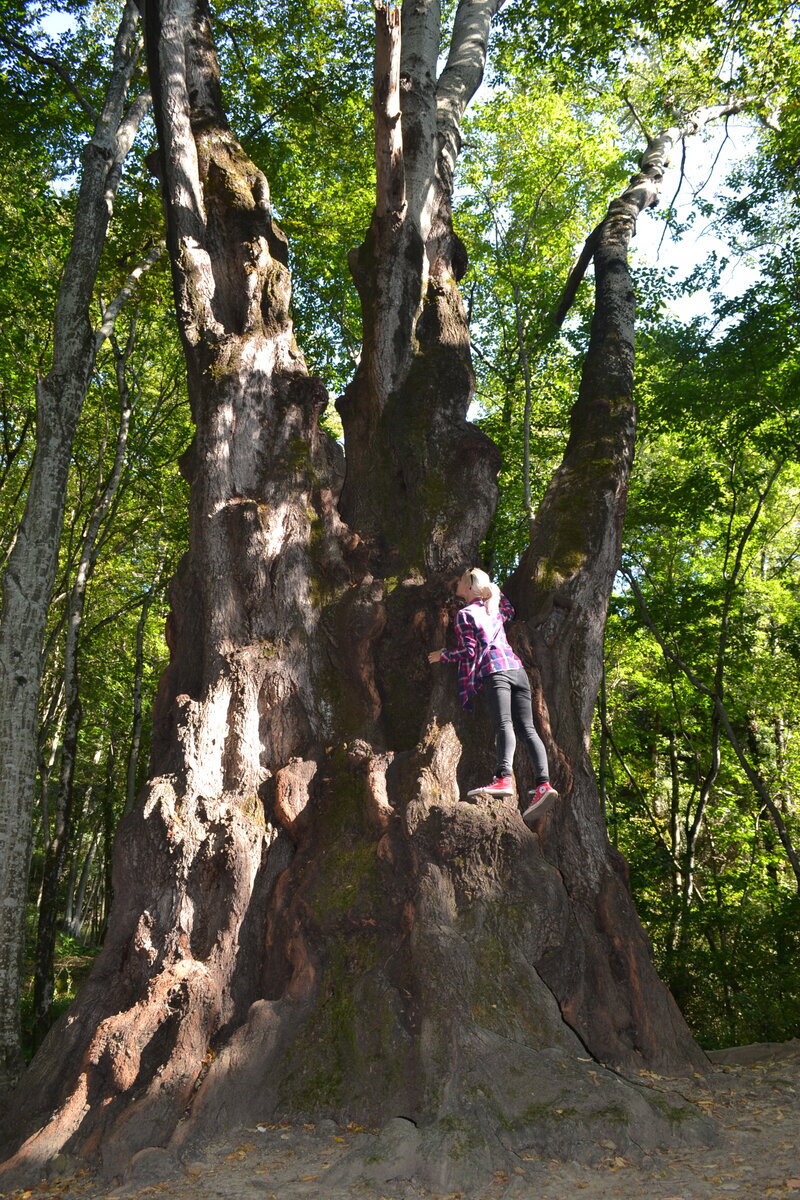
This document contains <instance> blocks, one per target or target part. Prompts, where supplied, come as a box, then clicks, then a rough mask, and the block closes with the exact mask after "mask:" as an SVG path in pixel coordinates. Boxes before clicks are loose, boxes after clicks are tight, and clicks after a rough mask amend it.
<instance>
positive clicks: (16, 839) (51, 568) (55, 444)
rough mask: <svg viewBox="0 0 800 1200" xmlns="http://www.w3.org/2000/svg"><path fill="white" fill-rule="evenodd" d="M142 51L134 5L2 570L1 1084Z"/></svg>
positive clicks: (15, 1024)
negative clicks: (105, 273)
mask: <svg viewBox="0 0 800 1200" xmlns="http://www.w3.org/2000/svg"><path fill="white" fill-rule="evenodd" d="M140 54H141V35H140V33H139V26H138V13H137V9H136V5H135V4H134V3H133V0H130V3H128V4H127V6H126V8H125V11H124V14H123V17H122V21H121V23H120V28H119V31H118V34H117V40H116V45H115V49H114V60H113V65H112V73H111V79H110V81H109V85H108V89H107V92H106V96H105V102H104V107H103V110H102V112H101V113H99V114H97V124H96V127H95V131H94V135H93V137H92V139H91V141H89V142H88V144H87V146H86V148H85V150H84V154H83V172H82V177H81V186H80V191H79V195H78V202H77V210H76V216H75V233H74V237H73V241H72V246H71V248H70V253H69V256H68V258H67V262H66V265H65V267H64V275H63V278H62V280H61V285H60V287H59V293H58V300H57V304H56V313H55V320H54V325H53V363H52V367H51V369H50V371H49V372H48V374H47V376H46V377H45V378H44V379H42V380H41V381H40V382H39V384H38V387H37V395H36V431H37V432H36V437H37V440H36V454H35V457H34V461H33V468H32V472H31V478H30V484H29V487H28V496H27V501H26V505H25V512H24V515H23V518H22V522H21V524H20V528H19V531H18V534H17V538H16V541H15V543H14V547H13V550H12V551H11V554H10V555H9V560H8V565H7V567H6V571H5V575H4V579H3V620H2V625H0V745H2V763H1V764H0V767H1V769H0V898H2V903H1V904H0V1089H3V1088H7V1087H8V1086H9V1085H10V1084H12V1083H13V1082H14V1081H15V1080H16V1078H17V1077H18V1075H19V1072H20V1070H21V1067H22V1052H21V1046H20V1026H19V999H20V976H21V966H22V953H23V946H24V939H25V906H26V902H27V887H28V872H29V866H30V849H31V826H32V810H33V797H34V794H35V780H36V748H37V740H38V704H39V692H40V688H41V678H42V661H43V657H42V645H43V641H44V635H45V623H46V619H47V611H48V606H49V604H50V596H51V592H52V587H53V580H54V578H55V573H56V566H57V561H58V548H59V540H60V536H61V528H62V524H63V520H64V505H65V497H66V487H67V476H68V472H69V464H70V457H71V454H72V444H73V439H74V437H75V430H76V428H77V424H78V419H79V417H80V413H81V408H82V406H83V400H84V397H85V395H86V390H87V388H88V386H89V381H90V379H91V375H92V371H93V370H94V364H95V359H96V355H97V350H98V349H99V346H100V345H101V344H102V341H103V340H104V338H105V337H107V336H108V332H107V331H103V330H101V331H100V332H99V333H95V331H94V330H93V329H92V327H91V324H90V321H89V303H90V301H91V297H92V290H93V288H94V283H95V279H96V277H97V270H98V266H99V262H100V254H101V252H102V249H103V245H104V242H105V235H106V230H107V227H108V221H109V218H110V215H111V206H112V205H113V200H114V196H115V194H116V191H117V187H118V185H119V180H120V175H121V169H122V163H123V162H124V160H125V157H126V155H127V153H128V150H129V149H130V146H131V144H132V142H133V138H134V137H135V135H136V131H137V129H138V126H139V123H140V121H141V119H142V117H143V115H144V113H145V112H146V111H147V108H148V107H149V97H148V96H147V94H146V93H145V94H142V95H141V96H139V97H137V98H136V99H135V100H134V101H133V102H132V104H131V105H130V107H129V108H128V111H127V112H126V111H125V107H124V106H125V102H126V97H127V93H128V88H129V85H130V82H131V79H132V78H133V74H134V71H135V69H136V65H137V62H138V61H139V57H140Z"/></svg>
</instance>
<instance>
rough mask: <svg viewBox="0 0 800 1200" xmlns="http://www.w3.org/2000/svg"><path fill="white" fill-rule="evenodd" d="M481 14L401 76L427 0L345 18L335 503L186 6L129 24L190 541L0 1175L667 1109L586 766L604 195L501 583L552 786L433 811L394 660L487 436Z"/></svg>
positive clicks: (679, 1053) (489, 497)
mask: <svg viewBox="0 0 800 1200" xmlns="http://www.w3.org/2000/svg"><path fill="white" fill-rule="evenodd" d="M496 7H497V5H496V4H494V5H492V4H487V3H483V4H481V3H478V2H476V0H471V2H468V0H462V3H461V4H460V5H459V6H458V13H457V17H456V23H455V27H454V34H453V42H452V46H451V53H450V58H449V60H448V66H447V68H446V70H445V71H444V72H443V74H442V76H441V78H440V79H439V81H438V82H437V81H436V78H435V67H436V61H437V56H438V53H439V41H440V31H439V27H438V5H436V4H434V3H433V2H431V3H427V2H424V0H423V2H420V0H413V2H411V0H409V2H408V3H406V4H405V5H404V9H403V31H402V38H400V35H399V31H398V28H397V26H396V24H395V23H394V19H393V18H392V16H391V14H390V13H387V11H386V10H385V9H383V8H379V9H378V14H377V15H378V22H379V44H380V46H381V47H382V50H381V53H382V54H384V53H385V58H384V59H383V60H379V61H384V62H385V67H384V68H381V70H380V71H379V82H381V83H384V82H385V81H386V80H393V79H394V80H395V81H396V83H394V84H386V89H385V95H384V96H383V98H382V99H381V102H380V104H379V105H376V108H377V109H378V121H377V127H378V135H377V136H378V146H377V148H378V160H379V171H378V177H379V195H378V203H377V206H376V212H375V217H374V219H373V222H372V226H371V229H370V231H369V234H368V236H367V239H366V241H365V244H364V245H363V246H362V247H361V248H360V250H359V251H358V252H357V254H356V255H354V273H355V277H356V281H357V284H358V287H359V291H360V294H361V297H362V301H363V304H364V316H365V331H366V332H365V346H364V355H363V358H362V362H361V365H360V368H359V371H358V373H357V375H356V378H355V380H354V382H353V384H352V386H351V387H350V388H349V389H348V392H347V395H346V396H345V397H344V399H343V401H342V404H341V408H342V414H343V421H344V425H345V432H346V438H347V443H346V445H347V476H346V479H345V482H344V490H343V492H342V493H341V507H339V505H338V504H337V497H338V495H339V490H340V487H341V482H342V480H341V473H340V463H339V459H338V454H337V450H336V447H335V446H334V445H333V444H332V443H331V442H330V440H329V439H328V438H327V437H326V435H324V434H323V433H322V432H321V431H320V429H319V426H318V423H317V417H318V415H319V412H320V410H321V408H322V405H323V404H324V402H325V395H324V390H323V388H322V386H321V384H319V382H318V381H316V380H314V379H310V378H309V377H308V376H307V374H306V370H305V366H304V363H303V359H302V357H301V355H300V353H299V351H298V349H297V347H296V345H295V343H294V340H293V336H292V327H291V322H290V320H289V316H288V301H289V276H288V271H287V269H286V247H285V242H284V239H283V237H282V235H281V233H280V231H279V230H278V229H277V228H276V227H275V226H274V224H273V223H272V220H271V215H270V205H269V195H268V190H267V184H266V180H265V179H264V177H263V175H261V173H260V172H259V171H258V170H257V169H256V167H255V166H254V165H253V164H252V163H251V162H250V161H249V160H248V159H247V158H246V156H245V155H244V153H243V151H242V149H241V147H240V146H239V144H238V142H237V141H236V140H235V138H234V137H233V134H232V133H231V131H230V129H229V127H228V125H227V123H226V121H225V118H224V116H223V113H222V108H221V103H220V97H219V81H218V77H217V69H216V63H215V59H214V52H213V46H212V43H211V37H210V30H209V22H208V14H207V11H206V9H205V6H204V3H203V0H160V2H159V3H156V2H155V0H154V2H153V4H152V5H151V6H149V7H148V11H147V22H146V36H147V41H148V55H149V62H150V70H151V78H152V81H153V90H154V95H155V111H156V117H157V122H158V128H159V137H160V140H161V147H162V160H163V185H164V193H165V201H166V208H167V218H168V228H169V243H170V251H171V255H172V261H173V270H174V281H175V293H176V299H177V306H178V314H179V320H180V324H181V331H182V334H183V338H184V344H185V349H186V358H187V364H188V374H189V387H190V396H191V401H192V407H193V414H194V418H195V422H196V435H195V438H194V442H193V444H192V447H191V449H190V451H189V452H188V453H187V455H186V458H185V464H184V465H185V470H186V473H187V475H188V477H189V478H190V480H191V514H190V515H191V523H190V547H189V552H188V554H187V556H186V559H185V561H184V563H183V565H182V567H181V569H180V571H179V573H178V576H177V578H176V580H175V581H174V583H173V589H172V613H171V617H170V621H169V626H168V640H169V644H170V650H171V662H170V666H169V668H168V670H167V671H166V673H165V675H164V677H163V679H162V681H161V687H160V692H159V699H158V704H157V709H156V713H155V730H154V750H153V763H152V767H153V776H152V778H151V780H150V783H149V784H148V785H147V787H146V789H145V792H144V794H143V795H142V797H141V798H140V800H139V802H138V804H137V805H136V806H135V807H134V809H133V811H132V812H131V813H130V814H129V815H128V816H127V817H126V818H125V819H124V821H123V824H122V826H121V829H120V832H119V836H118V842H117V854H116V872H115V894H116V898H115V904H114V910H113V913H112V917H111V920H110V923H109V930H108V936H107V940H106V944H105V947H104V950H103V953H102V955H101V956H100V958H99V960H98V962H97V965H96V968H95V970H94V972H93V974H92V976H91V978H90V980H89V982H88V983H87V985H86V986H85V988H84V990H83V991H82V993H81V995H80V997H79V999H78V1001H77V1003H76V1005H75V1006H74V1008H73V1010H72V1012H71V1013H70V1015H69V1016H68V1018H66V1019H62V1021H61V1022H59V1024H57V1025H56V1026H55V1027H54V1028H53V1030H52V1031H51V1033H50V1034H49V1036H48V1038H47V1040H46V1041H45V1043H44V1045H43V1047H42V1049H41V1050H40V1052H39V1054H38V1055H37V1057H36V1059H35V1060H34V1063H33V1065H32V1067H31V1068H30V1070H29V1072H28V1075H27V1076H26V1078H25V1079H24V1080H23V1083H22V1085H21V1087H20V1089H19V1090H18V1092H17V1095H16V1096H15V1100H14V1104H15V1112H16V1114H17V1115H16V1117H15V1120H14V1122H13V1124H12V1125H10V1126H9V1127H8V1128H9V1129H10V1130H11V1134H10V1136H9V1139H8V1149H9V1150H11V1149H14V1148H16V1147H20V1148H19V1149H18V1152H17V1154H16V1155H15V1157H13V1158H12V1159H11V1160H10V1161H9V1163H8V1165H7V1167H6V1170H5V1175H4V1182H9V1181H11V1180H14V1179H19V1178H22V1177H24V1176H25V1174H26V1173H27V1174H31V1173H35V1171H36V1170H38V1169H40V1168H41V1166H42V1165H43V1164H44V1163H45V1162H46V1161H47V1159H48V1158H49V1157H50V1156H52V1154H54V1153H55V1152H56V1151H57V1150H60V1149H61V1148H64V1147H65V1148H67V1149H68V1150H70V1151H71V1152H73V1153H80V1154H82V1155H84V1156H86V1157H89V1158H91V1157H95V1158H97V1157H100V1159H101V1160H102V1164H103V1168H104V1170H105V1172H106V1173H107V1174H108V1175H109V1176H114V1175H117V1174H119V1173H120V1171H121V1170H122V1169H123V1168H124V1166H125V1164H126V1162H127V1161H128V1160H129V1159H130V1157H131V1156H132V1155H133V1154H134V1153H136V1152H137V1151H139V1150H140V1149H143V1148H146V1147H148V1146H166V1147H169V1148H170V1150H172V1151H173V1152H175V1153H179V1152H180V1151H181V1150H182V1149H184V1148H185V1147H186V1146H187V1143H190V1142H191V1141H192V1140H193V1139H197V1138H199V1137H204V1136H208V1135H209V1133H210V1132H212V1131H213V1130H215V1129H218V1128H219V1127H220V1126H221V1125H225V1124H232V1123H235V1122H237V1121H246V1120H250V1119H252V1114H253V1113H254V1112H257V1113H258V1114H259V1115H264V1114H266V1113H268V1112H273V1113H275V1114H281V1115H292V1114H295V1115H297V1114H304V1115H306V1116H313V1117H319V1116H322V1115H329V1116H334V1117H336V1118H340V1119H357V1120H361V1121H362V1122H366V1123H369V1124H382V1123H384V1122H386V1121H388V1120H389V1119H390V1118H393V1117H398V1116H399V1117H405V1118H408V1119H409V1121H408V1123H407V1124H406V1125H405V1126H403V1129H404V1132H403V1134H402V1137H403V1138H404V1147H403V1156H404V1163H405V1168H406V1173H412V1172H413V1173H414V1174H416V1175H417V1176H420V1177H421V1178H423V1179H426V1180H428V1181H429V1183H430V1184H431V1185H432V1186H436V1187H437V1189H438V1190H452V1189H453V1188H460V1187H463V1186H465V1185H466V1184H470V1183H475V1182H478V1181H480V1179H481V1175H482V1173H483V1174H487V1173H488V1172H489V1171H490V1170H491V1169H493V1168H497V1167H508V1166H509V1165H510V1164H512V1163H514V1164H519V1163H520V1161H521V1160H520V1158H519V1157H517V1156H518V1155H521V1153H522V1151H526V1152H527V1153H528V1155H529V1154H530V1152H531V1151H538V1152H541V1153H543V1154H546V1155H552V1154H567V1155H569V1156H570V1157H576V1156H577V1157H585V1156H591V1155H593V1154H595V1153H596V1143H597V1141H598V1140H599V1139H605V1140H607V1139H609V1138H611V1139H612V1140H613V1141H614V1144H615V1145H616V1146H618V1148H619V1149H620V1151H625V1150H629V1149H630V1150H633V1149H635V1148H636V1147H637V1146H652V1145H654V1144H659V1143H661V1142H664V1141H666V1140H669V1139H670V1138H671V1137H672V1136H677V1135H676V1129H678V1128H680V1131H681V1136H685V1137H692V1136H697V1135H698V1132H699V1131H700V1129H701V1126H702V1122H701V1121H700V1120H699V1119H696V1118H695V1117H694V1116H693V1115H692V1114H691V1113H689V1112H687V1111H686V1106H685V1105H683V1104H679V1103H678V1102H677V1101H672V1100H670V1099H669V1098H668V1097H664V1096H663V1095H658V1096H657V1100H658V1103H652V1102H651V1096H652V1094H651V1093H649V1092H647V1091H646V1090H645V1089H643V1088H642V1087H640V1086H639V1085H638V1084H637V1083H635V1082H626V1081H625V1079H624V1078H623V1074H624V1073H628V1074H632V1075H634V1076H635V1075H636V1073H637V1072H638V1071H639V1070H647V1071H654V1070H655V1071H668V1072H674V1073H679V1072H688V1071H692V1070H697V1069H702V1066H703V1062H704V1059H703V1055H702V1053H701V1052H700V1051H699V1050H698V1049H697V1047H696V1046H695V1045H694V1043H693V1042H692V1039H691V1037H690V1036H689V1033H688V1031H687V1029H686V1027H685V1025H684V1024H683V1022H682V1020H681V1018H680V1015H679V1013H678V1012H677V1009H676V1008H675V1006H674V1004H673V1003H672V1001H671V999H670V997H669V995H668V994H667V992H666V991H665V989H664V988H663V987H662V985H661V984H660V982H659V981H658V979H657V977H656V975H655V972H654V970H653V967H652V964H651V962H650V959H649V956H648V953H647V946H646V941H645V938H644V935H643V933H642V931H641V929H640V927H639V925H638V922H637V920H636V916H635V913H634V910H633V905H632V901H631V897H630V894H629V891H628V888H627V885H626V881H625V873H624V864H623V863H622V860H621V859H620V858H619V857H618V856H617V855H616V854H615V853H614V852H613V851H612V850H611V848H610V847H609V845H608V841H607V838H606V834H605V829H604V827H603V824H602V821H601V817H600V813H599V808H598V805H597V799H596V791H595V788H594V783H593V780H592V776H591V771H590V768H589V762H588V755H587V742H588V729H589V725H590V722H591V715H592V708H593V704H594V699H595V695H596V690H597V685H598V682H599V671H600V662H601V644H602V628H603V621H604V616H605V608H606V604H607V600H608V594H609V590H610V587H611V580H612V578H613V574H614V570H615V567H616V559H617V555H618V552H619V535H620V528H621V522H622V514H623V509H624V500H625V494H626V486H627V477H628V472H629V469H630V462H631V455H632V449H633V430H634V410H633V407H632V403H631V383H632V344H631V331H632V319H633V312H632V301H631V295H630V284H629V280H628V277H627V267H626V262H625V250H626V246H627V239H628V238H629V236H630V232H631V230H632V226H633V222H634V220H635V211H634V210H633V209H632V208H631V206H630V205H626V204H623V205H622V206H621V207H622V209H623V210H624V211H620V212H618V211H616V210H615V211H614V212H613V213H612V214H611V216H610V217H609V219H608V221H607V222H606V223H605V229H604V231H603V233H602V234H601V235H599V236H598V239H597V250H596V262H597V287H598V301H599V302H598V316H597V318H596V321H595V325H594V329H593V334H592V344H591V348H590V352H589V357H588V359H587V366H586V371H585V373H584V380H583V385H582V387H581V392H580V396H579V398H578V401H577V403H576V406H575V411H574V416H573V427H572V434H571V437H570V441H569V445H568V447H567V450H566V453H565V459H564V463H563V465H562V467H561V469H560V470H559V472H558V473H557V476H556V478H555V480H554V482H553V485H552V487H551V489H550V491H549V493H548V496H547V498H546V500H545V503H544V505H543V507H542V510H541V513H540V516H539V519H538V521H537V524H536V529H535V532H534V536H533V540H532V543H531V548H530V550H529V552H528V554H527V555H526V557H525V560H524V562H523V564H522V565H521V567H520V570H519V572H518V573H517V577H516V579H515V581H514V583H513V592H514V596H515V599H516V601H517V603H518V606H519V610H520V615H521V616H522V617H523V618H524V620H523V622H522V629H521V638H520V646H521V650H522V653H523V654H525V655H526V657H527V658H528V661H529V662H530V666H531V670H532V673H533V675H534V680H535V682H537V683H541V684H542V687H540V688H537V698H538V708H539V711H540V717H541V719H542V724H543V727H544V730H545V735H546V738H547V740H548V743H549V749H550V753H551V758H552V761H553V765H554V775H555V781H556V783H557V785H558V787H559V790H560V791H561V793H562V799H561V804H560V808H559V809H558V810H557V813H556V815H555V816H553V817H551V818H547V822H546V824H545V825H544V826H543V827H542V828H541V829H540V830H539V831H538V832H535V833H534V832H531V831H530V830H528V829H527V828H526V827H525V825H524V824H523V823H522V821H521V819H520V817H519V812H518V809H517V807H516V804H515V803H509V804H506V803H503V802H500V801H496V800H494V801H486V802H482V803H480V804H478V805H469V804H463V803H461V801H460V795H461V794H463V789H465V788H467V787H469V786H471V785H472V784H474V783H476V782H480V781H483V777H484V775H485V772H486V771H487V770H488V769H490V767H491V763H492V753H491V751H492V747H491V745H490V738H489V736H488V728H487V726H486V724H485V723H484V721H483V719H482V718H480V717H478V716H476V717H472V718H470V717H466V716H465V715H464V714H463V713H461V711H460V710H459V709H458V707H457V703H456V697H455V686H454V682H453V680H452V679H451V678H449V677H448V675H447V672H446V671H445V670H440V671H438V672H436V673H433V672H431V671H430V670H429V668H428V666H427V661H426V658H427V656H426V651H427V650H429V649H432V648H434V647H436V646H438V645H440V644H441V639H442V637H443V636H444V635H445V629H446V626H447V624H448V610H447V598H448V595H449V580H450V577H451V575H452V574H454V573H455V572H457V571H459V570H461V569H462V568H463V567H465V566H467V565H470V564H471V563H472V562H473V561H474V560H475V559H476V557H477V554H478V546H479V542H480V539H481V537H482V536H483V534H484V533H485V530H486V527H487V525H488V521H489V519H490V516H491V511H492V507H493V503H494V495H495V475H496V469H497V455H496V452H495V450H494V448H493V446H492V445H491V443H489V442H488V440H487V439H486V438H484V437H483V436H481V435H480V434H479V433H478V432H477V431H476V430H474V429H473V428H472V427H471V426H469V425H468V424H467V422H466V411H467V406H468V403H469V400H470V396H471V389H472V373H471V367H470V360H469V343H468V336H467V329H466V323H465V319H464V313H463V310H462V307H461V302H460V298H459V295H458V290H457V286H456V280H457V278H458V276H460V275H461V274H462V273H463V270H464V267H465V261H464V257H463V249H462V247H461V246H460V244H459V242H458V240H457V238H456V237H455V236H454V234H453V231H452V226H451V223H450V187H451V180H452V170H453V166H454V162H455V157H456V153H457V142H458V138H457V134H458V122H459V120H460V113H461V111H463V105H464V104H465V103H466V101H467V100H468V99H469V96H470V95H471V93H472V91H474V88H475V86H477V82H478V81H479V79H480V72H481V70H482V66H483V56H484V54H485V47H486V36H487V34H488V26H489V20H490V18H491V15H492V12H493V11H494V10H495V9H496ZM398 53H399V54H400V58H399V62H398V59H397V54H398ZM393 63H394V64H395V65H394V66H393V65H392V64H393ZM398 100H399V101H400V104H399V107H398V103H397V101H398ZM384 118H385V119H384ZM637 211H638V210H637ZM340 513H341V515H340ZM342 516H344V518H345V520H346V524H345V523H344V522H343V520H342ZM519 778H520V780H521V781H524V769H520V772H519ZM676 1109H677V1110H678V1111H675V1110H676ZM53 1114H55V1115H53ZM411 1122H413V1124H412V1123H411ZM393 1136H394V1137H395V1138H396V1136H397V1126H396V1125H395V1126H393ZM396 1148H397V1147H396V1144H395V1150H396ZM387 1153H388V1151H387ZM380 1157H381V1152H380V1151H379V1152H378V1158H380ZM373 1166H374V1163H373ZM395 1166H396V1164H395ZM363 1169H364V1164H363V1163H355V1164H353V1171H354V1174H355V1175H359V1174H360V1173H362V1171H363ZM391 1169H392V1168H391V1166H389V1167H387V1170H391Z"/></svg>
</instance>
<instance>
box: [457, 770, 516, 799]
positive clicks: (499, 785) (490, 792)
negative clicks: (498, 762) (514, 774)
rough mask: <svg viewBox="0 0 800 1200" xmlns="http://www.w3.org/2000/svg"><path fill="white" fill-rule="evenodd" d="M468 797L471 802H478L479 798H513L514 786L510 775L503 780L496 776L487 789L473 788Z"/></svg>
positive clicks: (503, 777)
mask: <svg viewBox="0 0 800 1200" xmlns="http://www.w3.org/2000/svg"><path fill="white" fill-rule="evenodd" d="M467 795H468V796H469V797H470V799H471V800H476V799H477V798H478V796H513V795H514V785H513V784H512V782H511V776H510V775H504V776H502V778H498V777H497V776H495V777H494V779H493V780H492V782H491V783H487V785H486V787H478V788H473V789H472V791H471V792H467Z"/></svg>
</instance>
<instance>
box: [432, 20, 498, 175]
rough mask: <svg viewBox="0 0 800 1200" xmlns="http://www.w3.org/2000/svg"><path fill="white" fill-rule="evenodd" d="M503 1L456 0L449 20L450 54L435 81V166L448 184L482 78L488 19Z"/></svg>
mask: <svg viewBox="0 0 800 1200" xmlns="http://www.w3.org/2000/svg"><path fill="white" fill-rule="evenodd" d="M504 4H505V0H460V3H459V5H458V8H457V10H456V15H455V19H454V21H453V33H452V37H451V39H450V53H449V54H448V56H447V63H446V65H445V68H444V70H443V71H442V73H441V75H440V76H439V79H438V81H437V84H436V124H437V131H438V134H439V167H440V170H441V172H442V176H443V179H444V181H445V184H446V186H447V187H448V188H449V187H450V186H451V185H452V180H453V174H454V172H455V166H456V160H457V158H458V154H459V151H460V149H461V120H462V117H463V116H464V111H465V109H466V107H467V105H468V104H469V102H470V100H471V99H472V97H473V96H474V95H475V93H476V92H477V90H478V88H479V87H480V85H481V80H482V79H483V72H484V68H485V66H486V48H487V46H488V43H489V30H490V29H491V25H492V19H493V18H494V17H495V16H496V15H497V13H498V12H499V11H500V9H501V8H502V7H503V5H504Z"/></svg>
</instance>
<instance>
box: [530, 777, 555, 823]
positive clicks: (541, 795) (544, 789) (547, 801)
mask: <svg viewBox="0 0 800 1200" xmlns="http://www.w3.org/2000/svg"><path fill="white" fill-rule="evenodd" d="M528 795H529V796H530V804H529V805H528V807H527V808H526V809H525V812H524V813H523V814H522V819H523V821H524V822H525V824H526V825H528V826H531V827H532V826H533V825H534V824H535V823H536V822H537V821H538V820H539V817H541V816H543V814H544V813H546V812H549V811H550V809H551V808H552V807H553V805H554V804H555V802H556V800H557V799H558V792H557V791H556V790H555V789H554V788H551V786H550V784H549V783H540V784H539V786H538V787H535V788H534V789H533V791H532V792H529V793H528Z"/></svg>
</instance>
